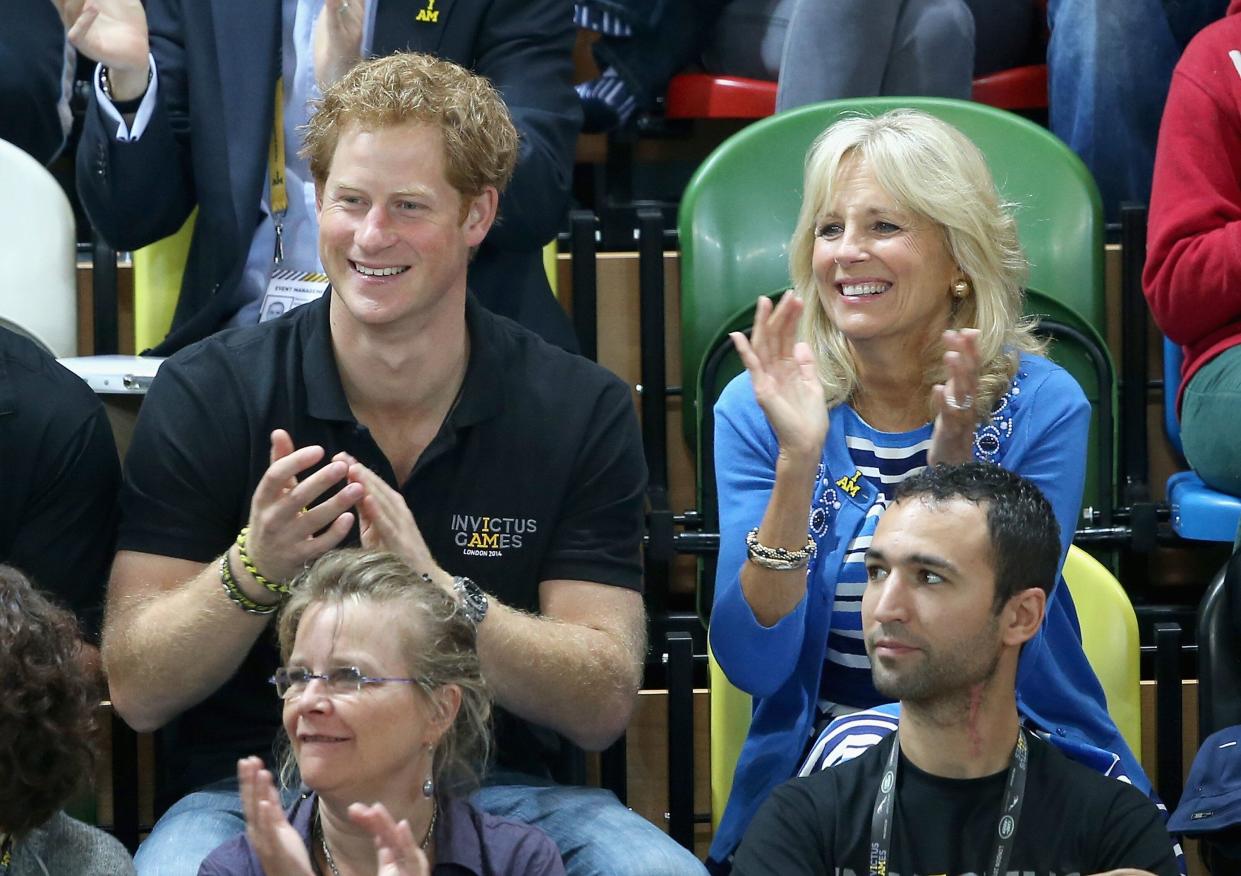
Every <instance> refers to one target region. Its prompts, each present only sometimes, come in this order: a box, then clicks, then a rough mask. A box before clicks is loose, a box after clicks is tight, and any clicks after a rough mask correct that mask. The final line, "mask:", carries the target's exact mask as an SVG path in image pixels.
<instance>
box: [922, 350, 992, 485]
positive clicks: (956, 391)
mask: <svg viewBox="0 0 1241 876" xmlns="http://www.w3.org/2000/svg"><path fill="white" fill-rule="evenodd" d="M978 336H979V331H978V329H972V328H967V329H961V330H959V331H956V330H952V329H949V330H948V331H946V332H944V336H943V337H944V370H945V372H946V374H947V378H946V380H945V381H944V382H943V383H937V384H935V385H934V386H932V387H931V408H932V410H934V411H935V427H934V430H933V431H932V432H931V447H930V449H929V450H928V451H927V462H928V463H930V464H931V465H936V464H937V463H946V464H949V465H955V464H959V463H962V462H969V460H970V457H971V455H972V452H973V447H974V430H975V429H977V428H978V412H977V410H976V404H975V402H976V400H977V398H978V378H979V372H980V369H981V367H982V360H981V359H980V357H979V355H978Z"/></svg>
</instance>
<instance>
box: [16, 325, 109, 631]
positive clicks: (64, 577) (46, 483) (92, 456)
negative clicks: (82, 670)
mask: <svg viewBox="0 0 1241 876" xmlns="http://www.w3.org/2000/svg"><path fill="white" fill-rule="evenodd" d="M120 481H121V464H120V460H119V459H118V458H117V454H116V443H115V442H114V441H113V439H112V427H111V426H110V425H109V423H108V417H107V414H105V413H104V410H103V404H102V403H101V402H100V401H99V399H98V397H96V395H95V394H94V393H93V392H92V391H91V389H90V387H88V386H87V385H86V383H85V382H83V381H82V380H81V379H80V378H79V377H78V376H77V375H76V374H74V373H73V372H71V371H69V370H68V369H66V368H64V367H62V366H61V365H59V364H58V363H57V362H56V360H55V359H53V358H52V357H51V356H50V355H49V354H48V353H47V352H45V351H44V350H42V349H40V348H39V347H38V346H36V345H35V344H34V343H33V342H31V341H30V340H29V339H27V338H23V337H21V336H20V335H17V334H15V333H14V332H11V331H9V330H8V329H2V328H0V562H4V563H8V564H9V565H12V566H15V567H17V568H18V569H20V570H21V571H22V572H24V573H25V574H26V575H27V576H28V577H29V578H30V579H31V580H32V581H33V582H34V583H35V585H36V586H37V587H38V588H39V590H40V591H42V592H43V593H45V594H47V595H49V596H51V597H52V598H53V599H55V600H56V601H57V602H59V603H60V604H62V605H64V606H65V607H66V608H69V609H71V610H72V611H73V612H74V613H75V614H76V615H77V616H78V621H79V622H80V623H81V624H82V628H83V632H84V633H85V635H86V637H87V638H88V639H89V640H91V641H96V640H97V639H98V632H99V621H100V616H101V614H102V609H103V598H104V589H105V585H106V584H107V578H108V569H109V567H110V566H111V565H112V551H113V546H114V545H115V542H116V518H117V491H118V490H119V488H120Z"/></svg>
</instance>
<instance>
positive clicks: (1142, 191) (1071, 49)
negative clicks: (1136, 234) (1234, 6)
mask: <svg viewBox="0 0 1241 876" xmlns="http://www.w3.org/2000/svg"><path fill="white" fill-rule="evenodd" d="M1227 3H1228V0H1048V2H1047V23H1048V26H1049V27H1050V28H1051V35H1050V39H1049V42H1048V46H1047V88H1048V102H1049V104H1050V106H1049V114H1050V127H1051V130H1052V133H1054V134H1055V135H1056V136H1057V137H1059V138H1060V139H1061V140H1063V141H1064V142H1065V143H1067V144H1069V146H1070V147H1071V148H1072V149H1073V151H1074V152H1076V153H1077V154H1078V155H1080V156H1081V158H1082V160H1083V161H1084V162H1085V163H1086V166H1087V167H1088V168H1090V172H1091V173H1092V174H1094V178H1095V181H1096V182H1097V183H1098V185H1099V192H1100V194H1101V195H1102V196H1103V210H1104V214H1105V215H1106V217H1107V219H1108V220H1109V221H1115V220H1117V219H1118V218H1119V216H1120V206H1121V204H1122V203H1124V202H1125V201H1136V202H1139V203H1146V202H1147V201H1149V200H1150V198H1151V173H1152V168H1153V166H1154V157H1155V140H1156V138H1157V136H1158V132H1159V117H1160V114H1161V113H1162V112H1163V105H1164V99H1165V98H1166V97H1167V94H1168V83H1169V81H1170V79H1171V77H1172V68H1173V66H1175V64H1176V59H1177V57H1178V56H1179V55H1180V53H1181V49H1182V48H1184V46H1185V44H1186V43H1187V42H1189V40H1190V38H1191V37H1192V36H1193V35H1194V34H1195V33H1197V32H1198V30H1199V29H1201V28H1202V27H1203V26H1204V25H1206V24H1207V23H1209V22H1211V21H1214V20H1215V19H1216V18H1218V17H1219V16H1220V14H1221V13H1222V12H1223V11H1224V8H1225V7H1226V6H1227ZM1195 127H1196V126H1195Z"/></svg>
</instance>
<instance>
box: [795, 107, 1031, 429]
mask: <svg viewBox="0 0 1241 876" xmlns="http://www.w3.org/2000/svg"><path fill="white" fill-rule="evenodd" d="M858 159H861V160H864V161H865V162H866V166H867V168H868V169H869V170H870V171H871V173H872V174H874V178H875V181H876V182H877V183H878V184H879V186H880V187H882V188H883V189H884V191H886V192H887V193H888V194H889V195H890V196H892V198H894V199H895V200H896V202H897V204H898V205H899V206H900V207H901V208H902V209H904V210H908V211H910V212H912V213H914V214H915V215H916V216H918V217H919V218H921V219H925V220H927V221H929V222H931V223H933V224H934V225H935V227H937V228H938V229H939V231H940V232H941V233H942V234H943V239H944V242H945V245H946V246H947V248H948V252H949V255H950V256H951V257H952V260H953V261H954V262H955V263H956V264H957V266H958V267H959V268H960V269H961V271H962V272H963V273H964V274H965V278H966V281H967V282H968V283H969V286H970V292H969V294H968V295H967V296H966V297H965V298H962V299H958V300H957V301H956V304H955V306H954V308H953V311H952V315H951V317H950V318H949V325H948V327H949V328H954V329H961V328H976V329H978V330H979V332H980V334H979V337H978V352H979V358H980V360H981V361H982V363H983V365H982V369H981V376H980V380H979V391H978V393H977V396H976V398H975V410H977V411H978V412H980V413H983V414H985V413H988V412H990V410H991V408H992V406H993V405H994V403H995V402H996V400H997V399H999V398H1000V396H1002V395H1003V394H1004V393H1005V392H1006V391H1007V390H1008V387H1009V385H1010V383H1011V382H1012V379H1013V375H1014V374H1015V373H1016V369H1017V356H1018V354H1019V353H1021V352H1032V353H1037V352H1041V351H1042V349H1043V344H1042V342H1041V341H1039V340H1038V338H1036V337H1035V336H1034V335H1033V333H1032V322H1031V321H1030V320H1028V319H1025V318H1023V317H1022V315H1021V311H1022V304H1023V297H1024V296H1023V293H1022V284H1023V283H1024V281H1025V277H1026V270H1027V262H1026V259H1025V255H1024V254H1023V253H1022V251H1021V245H1020V243H1018V240H1017V223H1016V221H1015V220H1014V219H1013V216H1012V212H1011V209H1012V208H1011V206H1010V205H1007V204H1003V203H1001V201H1000V197H999V193H998V192H997V191H996V188H995V182H994V181H993V180H992V178H991V172H990V170H989V169H988V168H987V163H986V161H985V160H984V158H983V156H982V153H981V152H980V151H979V149H978V147H977V146H975V145H974V143H973V142H972V141H971V140H970V139H969V138H968V137H966V136H965V135H964V134H962V133H961V132H960V131H958V130H957V129H956V128H954V127H953V126H952V125H949V124H948V123H946V122H943V121H941V120H939V119H937V118H935V117H934V116H931V115H928V114H926V113H924V112H920V111H918V110H910V109H898V110H891V111H889V112H886V113H883V114H882V115H880V116H876V117H873V118H872V117H865V116H849V117H846V118H843V119H841V120H840V121H838V122H836V123H835V124H833V125H832V126H831V127H829V128H828V129H827V130H825V131H824V132H823V133H822V134H820V135H819V136H818V138H816V139H815V141H814V145H812V146H811V147H810V152H809V153H808V154H807V156H806V174H805V186H804V196H803V199H802V206H801V213H800V214H799V215H798V217H797V228H796V230H795V231H794V232H793V240H792V243H791V244H790V246H789V273H790V276H791V277H792V279H793V287H794V289H795V290H796V291H797V294H798V295H799V296H800V297H801V299H802V300H803V301H804V302H805V304H806V308H805V312H804V314H803V316H802V322H801V327H800V331H801V335H802V338H803V339H804V340H805V341H806V342H807V343H808V344H809V345H810V347H811V349H812V350H813V351H814V355H815V360H816V362H817V363H818V372H819V378H820V380H821V381H822V383H823V388H824V390H825V393H826V395H827V402H828V404H829V406H832V405H837V404H840V403H842V402H846V401H848V400H849V399H850V398H851V397H852V396H853V393H854V391H855V390H856V388H857V380H858V377H857V370H856V368H855V366H854V363H853V355H852V353H851V352H850V350H849V345H848V343H847V342H846V340H845V337H844V335H843V334H842V333H841V332H840V331H839V330H838V329H837V328H836V326H835V325H833V324H832V322H831V320H829V319H828V316H827V313H826V312H825V310H824V307H823V303H822V301H820V299H819V290H818V286H817V284H816V282H815V278H814V270H813V267H812V263H811V262H812V258H813V255H814V243H815V231H816V226H817V223H818V219H819V217H820V216H821V214H822V212H823V211H824V210H825V209H826V208H827V206H828V205H829V204H831V203H832V202H833V201H834V200H835V197H836V192H837V186H838V184H839V182H840V176H841V171H842V169H843V168H844V167H845V166H846V165H847V164H848V163H850V162H852V161H854V160H858ZM924 373H925V374H926V387H927V406H928V414H930V413H931V412H930V387H931V385H932V384H935V383H941V382H943V381H944V379H945V377H946V375H945V372H944V366H943V350H942V347H941V345H940V344H939V343H938V342H936V343H935V344H933V345H932V346H931V348H930V349H928V350H927V351H926V368H925V371H924Z"/></svg>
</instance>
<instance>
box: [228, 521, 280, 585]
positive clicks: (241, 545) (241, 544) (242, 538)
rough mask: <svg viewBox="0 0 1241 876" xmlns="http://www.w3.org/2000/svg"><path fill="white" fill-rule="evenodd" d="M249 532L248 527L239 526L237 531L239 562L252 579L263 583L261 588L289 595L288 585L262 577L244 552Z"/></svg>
mask: <svg viewBox="0 0 1241 876" xmlns="http://www.w3.org/2000/svg"><path fill="white" fill-rule="evenodd" d="M249 534H250V527H249V526H243V527H241V532H239V533H237V558H238V559H239V560H241V564H242V565H243V566H245V567H246V571H247V572H249V573H250V574H251V575H252V576H253V577H254V580H255V581H257V582H259V584H261V585H263V589H264V590H267V591H269V592H271V593H277V594H279V595H280V596H288V595H289V585H288V584H286V583H285V582H283V581H272V580H270V579H268V578H264V577H263V576H262V575H260V574H259V570H258V567H257V566H255V565H254V561H253V560H251V559H250V555H249V554H247V553H246V536H248V535H249Z"/></svg>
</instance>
